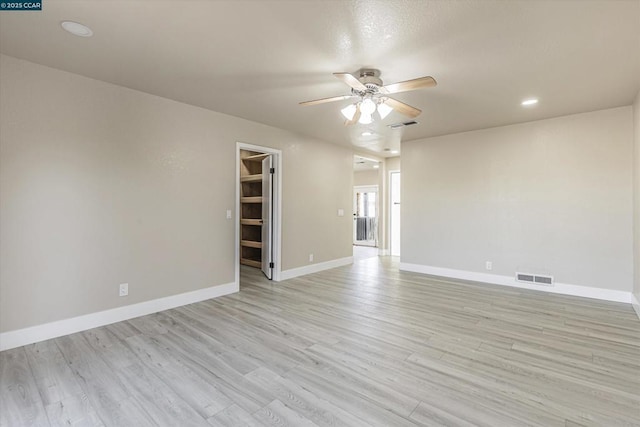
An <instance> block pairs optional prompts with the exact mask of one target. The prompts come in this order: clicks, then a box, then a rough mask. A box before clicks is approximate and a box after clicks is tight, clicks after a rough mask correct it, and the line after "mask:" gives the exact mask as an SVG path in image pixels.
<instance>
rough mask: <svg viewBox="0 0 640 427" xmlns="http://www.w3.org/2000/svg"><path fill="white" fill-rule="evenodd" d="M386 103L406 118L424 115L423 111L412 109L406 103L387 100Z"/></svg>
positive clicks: (391, 99)
mask: <svg viewBox="0 0 640 427" xmlns="http://www.w3.org/2000/svg"><path fill="white" fill-rule="evenodd" d="M384 103H385V104H387V105H388V106H389V107H391V108H393V109H394V110H396V111H397V112H398V113H401V114H404V115H405V116H409V117H411V118H412V119H413V118H415V117H418V116H419V115H420V113H422V110H420V109H418V108H416V107H412V106H411V105H409V104H405V103H404V102H400V101H398V100H397V99H393V98H385V101H384Z"/></svg>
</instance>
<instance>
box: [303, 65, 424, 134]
mask: <svg viewBox="0 0 640 427" xmlns="http://www.w3.org/2000/svg"><path fill="white" fill-rule="evenodd" d="M354 74H357V75H358V77H356V76H355V75H354ZM354 74H350V73H333V75H334V76H336V78H338V79H339V80H342V81H343V82H344V83H346V84H347V85H349V86H350V87H351V94H350V95H342V96H333V97H330V98H321V99H315V100H313V101H304V102H301V103H300V105H317V104H324V103H325V102H334V101H343V100H345V99H350V98H360V99H359V100H358V101H357V102H356V103H354V104H349V105H348V106H346V107H345V108H343V109H342V110H341V112H342V114H343V115H344V116H345V118H346V119H347V120H346V121H345V122H344V124H345V126H346V125H352V124H355V123H361V124H369V123H371V122H372V121H373V113H375V112H376V110H377V111H378V114H379V115H380V118H381V119H384V118H385V117H386V116H387V115H388V114H389V113H390V112H391V111H392V110H396V111H397V112H399V113H401V114H404V115H405V116H409V117H411V118H415V117H417V116H418V115H419V114H420V113H421V112H422V111H421V110H420V109H418V108H416V107H412V106H411V105H408V104H405V103H404V102H400V101H398V100H397V99H394V98H391V97H390V96H388V95H390V94H394V93H399V92H407V91H410V90H416V89H423V88H428V87H433V86H435V85H436V84H437V83H436V81H435V79H434V78H433V77H431V76H425V77H419V78H417V79H412V80H406V81H404V82H399V83H393V84H390V85H387V86H383V85H382V79H380V70H376V69H373V68H362V69H360V70H358V71H357V72H356V73H354Z"/></svg>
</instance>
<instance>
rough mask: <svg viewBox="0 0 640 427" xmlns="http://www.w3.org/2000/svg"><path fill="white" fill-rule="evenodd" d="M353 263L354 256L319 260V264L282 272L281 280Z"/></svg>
mask: <svg viewBox="0 0 640 427" xmlns="http://www.w3.org/2000/svg"><path fill="white" fill-rule="evenodd" d="M349 264H353V257H352V256H348V257H345V258H338V259H333V260H331V261H326V262H319V263H317V264H311V265H305V266H304V267H298V268H292V269H290V270H284V271H282V272H280V280H288V279H293V278H294V277H298V276H304V275H305V274H311V273H317V272H319V271H323V270H330V269H332V268H336V267H342V266H343V265H349Z"/></svg>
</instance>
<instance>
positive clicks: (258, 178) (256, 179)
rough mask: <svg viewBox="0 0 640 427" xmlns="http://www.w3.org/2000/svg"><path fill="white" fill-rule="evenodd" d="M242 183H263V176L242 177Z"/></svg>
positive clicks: (259, 174) (258, 174)
mask: <svg viewBox="0 0 640 427" xmlns="http://www.w3.org/2000/svg"><path fill="white" fill-rule="evenodd" d="M240 182H262V174H261V173H257V174H255V175H246V176H241V177H240Z"/></svg>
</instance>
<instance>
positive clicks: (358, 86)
mask: <svg viewBox="0 0 640 427" xmlns="http://www.w3.org/2000/svg"><path fill="white" fill-rule="evenodd" d="M333 75H334V76H336V78H338V79H339V80H342V81H343V82H345V83H346V84H348V85H349V86H351V87H352V88H353V89H355V90H358V91H360V92H362V91H365V90H367V87H366V86H365V85H363V84H362V83H361V82H360V80H358V79H357V78H356V77H355V76H353V75H351V74H349V73H333Z"/></svg>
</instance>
